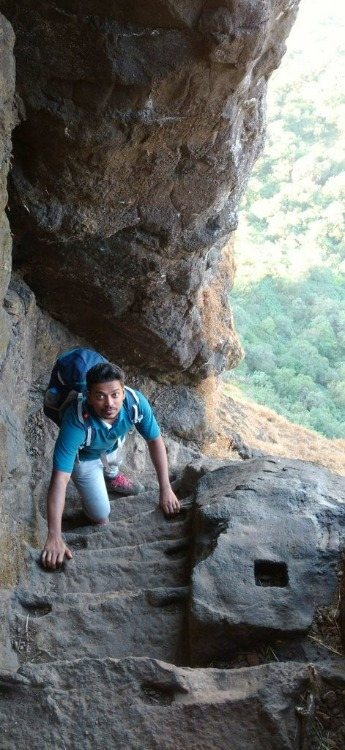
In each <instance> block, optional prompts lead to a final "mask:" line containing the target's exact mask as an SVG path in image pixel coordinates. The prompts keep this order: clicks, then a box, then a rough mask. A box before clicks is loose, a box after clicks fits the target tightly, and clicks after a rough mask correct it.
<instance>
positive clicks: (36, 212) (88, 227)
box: [0, 0, 299, 382]
mask: <svg viewBox="0 0 345 750" xmlns="http://www.w3.org/2000/svg"><path fill="white" fill-rule="evenodd" d="M298 1H299V0H293V2H290V1H289V2H288V0H278V2H277V0H262V1H261V2H259V3H253V2H250V3H248V2H244V1H243V0H227V1H226V2H225V3H224V4H223V5H222V4H221V3H217V2H215V3H206V4H205V3H204V2H202V0H190V1H189V2H182V0H181V2H179V3H173V4H172V3H171V2H170V0H155V1H154V2H150V3H145V8H140V9H139V8H138V7H137V6H136V4H135V3H128V2H127V1H126V2H125V1H124V0H121V2H117V3H116V5H115V6H114V4H113V3H110V2H102V3H100V2H99V0H89V1H88V2H86V3H71V2H69V0H63V2H60V3H59V5H58V7H57V6H56V5H54V6H53V5H51V4H49V3H48V4H47V3H46V2H43V0H36V1H35V2H32V0H22V2H21V3H20V4H18V3H17V2H15V0H0V8H2V10H3V12H5V13H6V14H7V15H8V17H9V18H10V20H11V21H12V23H13V25H14V27H15V32H16V38H17V43H16V50H17V67H18V75H17V89H18V95H19V101H20V102H21V123H20V125H19V126H18V127H17V128H16V130H15V133H14V166H13V171H12V189H11V196H12V197H11V223H12V226H13V230H14V232H15V235H16V263H17V264H18V265H19V266H20V267H21V269H22V271H23V273H24V276H25V278H26V280H27V281H28V282H29V284H30V286H32V288H33V289H34V291H35V292H36V294H37V295H38V299H39V301H40V302H41V303H42V305H43V306H44V307H45V308H46V309H47V310H49V311H50V312H51V313H52V314H53V315H54V316H55V317H57V318H58V319H60V320H61V321H63V322H64V323H66V324H67V325H68V326H69V328H71V329H72V330H74V331H75V332H77V333H78V335H82V336H85V337H86V338H87V339H88V340H90V341H93V342H94V344H95V346H96V348H100V349H102V350H103V351H105V353H106V354H108V355H109V356H110V358H111V359H114V360H118V361H120V362H121V363H122V364H126V365H127V366H128V364H130V365H133V366H136V367H139V369H141V370H142V371H144V372H146V373H150V374H153V375H154V377H156V378H162V377H164V378H165V380H166V381H167V382H174V381H175V382H187V381H188V380H190V379H192V380H193V381H196V380H197V381H198V380H201V379H203V378H205V377H207V376H208V375H210V374H212V373H214V372H216V373H218V372H220V371H222V370H224V369H225V368H226V367H231V366H235V365H236V364H237V363H238V361H239V360H240V358H241V356H242V350H241V347H240V345H239V342H238V339H237V336H236V333H235V331H234V326H233V321H232V317H231V313H230V309H229V301H228V293H229V289H230V288H231V286H232V283H233V263H232V259H231V255H232V251H231V250H229V249H224V247H225V246H226V243H227V242H228V240H229V237H230V235H231V233H232V231H233V230H234V228H235V227H236V224H237V217H236V213H237V207H238V202H239V199H240V196H241V195H242V193H243V190H244V188H245V185H246V181H247V178H248V175H249V173H250V171H251V168H252V165H253V163H254V161H255V159H256V157H257V155H258V153H259V152H260V149H261V146H262V142H263V134H264V119H265V118H264V111H265V96H266V86H267V79H268V77H269V75H270V73H271V72H272V70H273V69H274V68H275V67H276V66H277V65H278V64H279V62H280V59H281V57H282V55H283V53H284V49H285V48H284V45H283V40H284V39H285V37H286V36H287V35H288V33H289V30H290V27H291V25H292V23H293V21H294V19H295V16H296V12H297V8H298ZM215 301H217V304H215ZM96 310H97V314H95V311H96ZM109 331H111V334H110V335H109Z"/></svg>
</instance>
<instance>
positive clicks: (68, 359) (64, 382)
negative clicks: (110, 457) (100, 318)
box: [43, 349, 143, 445]
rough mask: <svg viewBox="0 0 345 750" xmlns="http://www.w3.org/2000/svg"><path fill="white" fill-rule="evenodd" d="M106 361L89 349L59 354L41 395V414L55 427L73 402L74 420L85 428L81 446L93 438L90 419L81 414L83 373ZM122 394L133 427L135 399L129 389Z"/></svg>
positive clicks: (136, 410)
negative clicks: (42, 399) (74, 406)
mask: <svg viewBox="0 0 345 750" xmlns="http://www.w3.org/2000/svg"><path fill="white" fill-rule="evenodd" d="M108 361H109V360H108V359H106V358H105V357H103V356H102V355H101V354H98V353H97V352H94V351H92V350H91V349H72V350H71V351H69V352H66V354H61V355H60V356H59V357H58V359H57V360H56V362H55V365H54V367H53V369H52V372H51V375H50V379H49V384H48V388H47V390H46V392H45V395H44V404H43V411H44V413H45V415H46V417H49V419H51V420H52V421H53V422H55V424H56V425H57V426H58V427H60V425H61V421H62V417H63V415H64V412H65V409H66V408H67V406H68V405H69V404H70V403H71V402H72V401H77V414H78V419H79V421H80V422H81V424H82V425H83V427H84V429H85V445H90V444H91V442H92V437H93V428H92V423H91V419H90V417H89V415H88V414H87V412H86V411H85V403H84V399H85V396H86V392H87V385H86V373H87V371H88V370H90V369H91V367H93V366H94V365H98V364H100V363H101V362H108ZM125 391H126V398H125V402H124V406H125V408H126V410H127V413H128V415H129V418H130V420H131V422H132V423H133V425H134V424H137V423H138V422H140V421H141V420H142V418H143V415H142V414H140V412H139V399H138V396H137V394H136V393H135V391H133V389H132V388H128V386H125Z"/></svg>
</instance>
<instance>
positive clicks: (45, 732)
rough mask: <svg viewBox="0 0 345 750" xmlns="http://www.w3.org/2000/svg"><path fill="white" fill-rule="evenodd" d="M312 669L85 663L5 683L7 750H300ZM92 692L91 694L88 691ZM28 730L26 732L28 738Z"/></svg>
mask: <svg viewBox="0 0 345 750" xmlns="http://www.w3.org/2000/svg"><path fill="white" fill-rule="evenodd" d="M308 683H309V677H308V670H307V668H306V666H304V665H303V666H302V665H296V664H285V665H284V664H267V665H263V666H261V667H257V668H256V669H255V670H252V673H251V679H250V681H248V678H247V675H246V673H245V670H233V671H224V670H217V669H209V670H202V669H196V670H191V669H183V668H179V669H178V668H176V667H173V666H171V665H169V664H165V663H164V662H160V661H154V660H150V659H134V658H132V659H130V658H129V659H122V660H116V659H104V660H96V659H81V660H79V662H77V663H75V662H65V663H59V662H56V663H55V664H49V665H26V666H24V667H22V668H21V670H20V671H19V672H18V673H17V674H16V675H11V674H6V672H2V673H1V674H0V685H1V691H2V694H3V695H4V696H5V698H4V700H2V701H1V702H0V721H1V728H2V747H3V750H10V748H11V749H12V748H16V750H24V749H25V750H27V748H33V747H37V737H38V727H39V743H40V745H39V746H40V747H42V748H43V747H54V748H56V749H57V750H60V748H61V750H62V748H63V747H77V746H78V747H83V748H85V750H91V748H92V750H94V749H95V748H97V749H98V748H105V749H106V750H110V749H111V748H114V747H116V748H119V750H128V748H131V749H132V748H133V750H134V748H138V749H139V748H140V750H146V748H147V749H148V748H152V747H160V748H164V750H184V748H186V747H190V748H192V749H193V750H209V748H210V747H218V748H227V747H229V742H231V748H232V750H243V748H251V749H252V750H277V748H278V747H279V748H281V749H282V750H283V749H284V750H298V748H299V747H300V744H299V729H300V728H299V718H298V715H297V714H296V711H295V704H296V701H301V700H302V695H303V693H304V692H305V690H306V689H307V687H308ZM90 686H92V689H90ZM23 726H25V732H23Z"/></svg>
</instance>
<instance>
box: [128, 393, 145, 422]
mask: <svg viewBox="0 0 345 750" xmlns="http://www.w3.org/2000/svg"><path fill="white" fill-rule="evenodd" d="M125 392H126V396H127V403H128V407H129V412H128V413H129V418H130V420H131V422H132V423H133V424H138V422H141V420H142V418H143V416H144V415H143V414H142V413H141V411H140V402H139V396H138V394H137V393H136V392H135V391H134V390H133V388H130V387H129V386H128V385H125Z"/></svg>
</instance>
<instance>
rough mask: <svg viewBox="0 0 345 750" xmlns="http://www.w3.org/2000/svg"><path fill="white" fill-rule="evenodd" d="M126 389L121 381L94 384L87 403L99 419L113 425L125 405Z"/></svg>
mask: <svg viewBox="0 0 345 750" xmlns="http://www.w3.org/2000/svg"><path fill="white" fill-rule="evenodd" d="M124 398H125V389H124V388H123V386H122V385H121V383H120V381H119V380H111V381H110V382H109V383H94V384H93V386H92V388H91V391H88V394H87V401H88V403H89V404H90V406H92V407H93V409H94V410H95V412H96V414H97V416H98V417H100V418H101V419H104V421H105V422H108V423H109V424H113V422H114V421H115V419H116V417H117V416H118V413H119V411H120V409H121V406H122V404H123V400H124Z"/></svg>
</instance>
